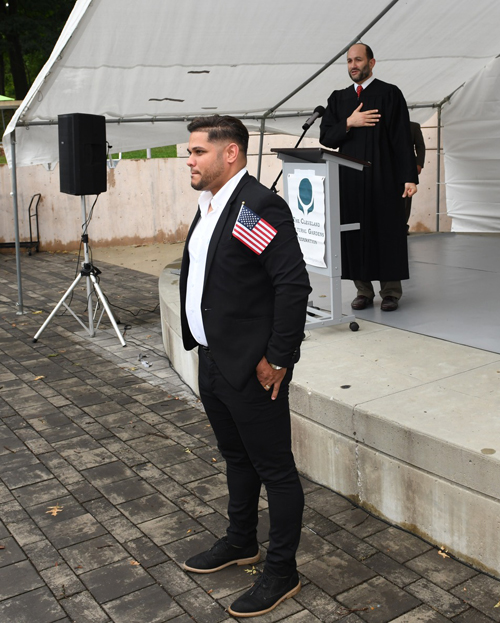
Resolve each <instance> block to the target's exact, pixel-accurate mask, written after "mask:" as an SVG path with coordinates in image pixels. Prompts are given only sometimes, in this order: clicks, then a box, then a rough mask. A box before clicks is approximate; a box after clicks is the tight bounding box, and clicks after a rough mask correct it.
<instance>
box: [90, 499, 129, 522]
mask: <svg viewBox="0 0 500 623" xmlns="http://www.w3.org/2000/svg"><path fill="white" fill-rule="evenodd" d="M83 506H84V507H85V508H86V509H87V511H88V512H89V513H90V514H91V515H92V516H93V517H95V518H96V519H97V521H104V520H106V519H110V518H111V517H119V516H120V515H121V513H120V511H119V510H118V509H117V508H116V506H113V504H111V502H109V501H108V500H106V498H98V499H97V500H90V502H85V503H84V504H83Z"/></svg>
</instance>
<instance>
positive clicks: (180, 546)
mask: <svg viewBox="0 0 500 623" xmlns="http://www.w3.org/2000/svg"><path fill="white" fill-rule="evenodd" d="M215 541H216V538H215V537H214V535H213V534H210V532H208V531H206V530H204V531H203V532H199V533H195V534H190V535H188V536H186V537H185V538H184V539H180V540H179V541H172V542H171V543H167V545H165V546H164V547H163V548H162V549H163V550H164V551H165V552H166V553H167V554H168V555H169V556H170V558H172V559H173V560H175V562H176V563H177V564H178V565H182V564H183V563H184V562H185V561H186V560H187V559H188V558H190V557H191V556H194V555H195V554H199V553H200V552H204V551H205V550H207V549H209V548H210V547H212V545H213V544H214V543H215Z"/></svg>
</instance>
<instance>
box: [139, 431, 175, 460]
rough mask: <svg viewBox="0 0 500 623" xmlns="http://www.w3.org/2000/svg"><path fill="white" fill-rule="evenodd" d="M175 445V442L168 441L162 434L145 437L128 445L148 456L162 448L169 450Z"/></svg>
mask: <svg viewBox="0 0 500 623" xmlns="http://www.w3.org/2000/svg"><path fill="white" fill-rule="evenodd" d="M174 444H175V441H172V440H171V439H168V438H167V437H165V436H164V435H161V433H157V434H153V435H144V437H139V438H138V439H132V440H131V441H129V442H128V445H129V446H130V447H131V448H133V449H134V450H135V451H136V452H139V453H140V454H144V455H146V454H148V453H149V452H155V451H157V450H159V449H160V448H167V447H168V446H172V445H174Z"/></svg>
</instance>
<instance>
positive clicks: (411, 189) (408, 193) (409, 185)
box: [403, 182, 417, 197]
mask: <svg viewBox="0 0 500 623" xmlns="http://www.w3.org/2000/svg"><path fill="white" fill-rule="evenodd" d="M416 192H417V185H416V184H414V183H413V182H406V183H405V191H404V193H403V197H413V195H414V194H415V193H416Z"/></svg>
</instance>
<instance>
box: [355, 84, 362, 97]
mask: <svg viewBox="0 0 500 623" xmlns="http://www.w3.org/2000/svg"><path fill="white" fill-rule="evenodd" d="M362 90H363V87H362V86H361V85H360V84H358V86H357V87H356V93H357V94H358V100H359V97H360V95H361V91H362Z"/></svg>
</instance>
